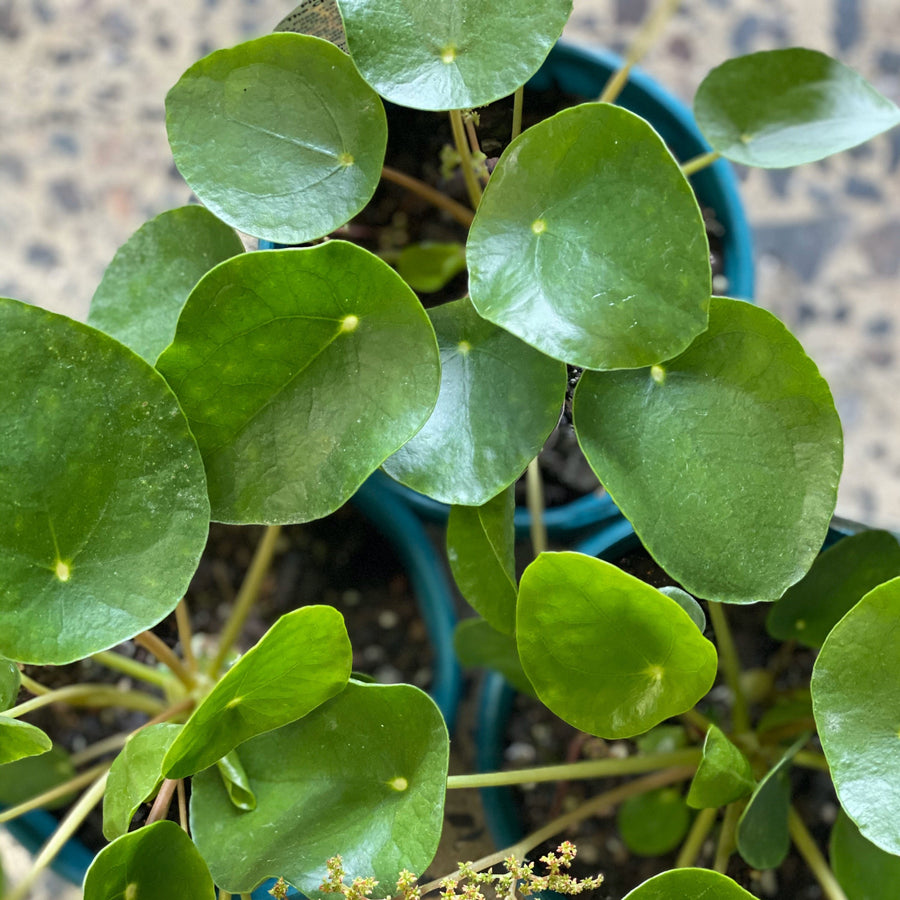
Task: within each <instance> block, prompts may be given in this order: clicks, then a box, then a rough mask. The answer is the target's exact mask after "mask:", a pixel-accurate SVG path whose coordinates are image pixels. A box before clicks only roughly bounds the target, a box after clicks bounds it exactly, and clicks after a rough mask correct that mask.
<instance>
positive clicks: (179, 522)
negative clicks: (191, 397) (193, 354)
mask: <svg viewBox="0 0 900 900" xmlns="http://www.w3.org/2000/svg"><path fill="white" fill-rule="evenodd" d="M0 334H2V335H3V341H2V343H0V382H2V383H3V384H4V385H6V389H5V390H3V391H2V392H0V434H2V435H3V440H2V441H0V620H2V622H3V627H2V628H0V654H3V655H5V656H8V657H10V658H12V659H15V660H18V661H20V662H32V663H49V664H53V665H57V664H62V663H67V662H72V661H73V660H76V659H81V658H83V657H85V656H88V655H89V654H91V653H95V652H96V651H98V650H104V649H106V648H108V647H111V646H113V645H115V644H118V643H120V642H121V641H124V640H127V639H128V638H130V637H133V636H134V635H135V634H137V633H138V632H140V631H144V630H145V629H147V628H151V627H152V626H153V625H155V624H156V623H157V622H159V621H160V619H162V618H163V617H164V616H166V615H168V614H169V613H170V612H171V611H172V610H173V609H174V608H175V605H176V604H177V603H178V601H179V599H180V598H181V597H182V596H183V595H184V592H185V590H186V589H187V585H188V582H189V581H190V579H191V576H192V575H193V574H194V571H195V570H196V568H197V561H198V560H199V558H200V554H201V553H202V552H203V547H204V545H205V543H206V536H207V532H208V530H209V502H208V500H207V495H206V479H205V478H204V474H203V463H202V460H201V458H200V454H199V452H198V451H197V444H196V442H195V441H194V438H193V436H192V435H191V433H190V430H189V429H188V424H187V422H186V421H185V418H184V416H183V415H182V412H181V410H180V409H179V406H178V402H177V401H176V399H175V396H174V395H173V394H172V392H171V390H169V388H168V386H167V385H166V383H165V382H164V381H163V379H162V378H161V377H160V375H159V373H158V372H156V371H155V370H154V369H153V368H152V367H151V366H150V365H148V364H147V363H146V362H145V361H144V360H143V359H141V358H140V357H139V356H137V355H136V354H135V353H133V352H132V351H131V350H129V349H128V348H127V347H123V346H122V345H121V344H120V343H119V342H118V341H116V340H114V339H113V338H111V337H108V336H107V335H105V334H103V333H102V332H99V331H97V330H95V329H93V328H90V327H89V326H87V325H82V324H81V323H79V322H75V321H73V320H72V319H68V318H66V317H65V316H60V315H56V314H54V313H50V312H47V311H46V310H43V309H40V308H39V307H37V306H28V305H26V304H24V303H19V302H17V301H15V300H4V299H0ZM63 623H64V624H63Z"/></svg>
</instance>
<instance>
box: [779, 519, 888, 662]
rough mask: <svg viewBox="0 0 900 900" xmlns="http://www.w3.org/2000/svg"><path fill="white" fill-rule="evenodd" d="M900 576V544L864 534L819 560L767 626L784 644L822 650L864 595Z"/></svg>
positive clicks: (884, 534) (876, 534)
mask: <svg viewBox="0 0 900 900" xmlns="http://www.w3.org/2000/svg"><path fill="white" fill-rule="evenodd" d="M898 575H900V542H898V541H897V538H895V537H894V536H893V535H892V534H891V533H890V532H887V531H862V532H860V533H859V534H853V535H850V536H849V537H845V538H843V539H842V540H840V541H838V542H837V543H836V544H835V545H834V546H832V547H829V548H828V549H827V550H826V551H825V552H824V553H821V554H820V555H819V556H818V557H816V561H815V562H814V563H813V566H812V568H811V569H810V570H809V572H808V573H807V575H806V577H805V578H804V579H803V580H802V581H800V582H798V583H797V584H795V585H794V586H793V587H792V588H790V589H789V590H788V591H787V593H786V594H785V595H784V596H783V597H782V598H781V599H780V600H779V601H778V602H777V603H776V604H775V605H774V606H773V607H772V608H771V609H770V610H769V616H768V618H767V619H766V627H767V628H768V630H769V633H770V634H771V635H772V636H773V637H776V638H779V639H780V640H783V641H786V640H790V639H793V640H797V641H800V643H802V644H805V645H806V646H807V647H821V646H822V644H823V643H824V641H825V638H826V637H828V632H829V631H831V629H832V628H834V626H835V625H836V624H837V622H838V621H839V620H840V619H841V617H842V616H844V614H845V613H847V612H848V611H849V610H850V609H851V608H852V607H853V606H855V605H856V604H857V603H858V602H859V601H860V600H861V599H862V597H863V596H864V595H865V594H868V593H869V591H871V590H872V589H873V588H875V587H878V585H879V584H882V583H883V582H885V581H890V580H891V579H892V578H896V577H897V576H898Z"/></svg>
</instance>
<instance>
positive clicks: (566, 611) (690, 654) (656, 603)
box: [516, 553, 716, 738]
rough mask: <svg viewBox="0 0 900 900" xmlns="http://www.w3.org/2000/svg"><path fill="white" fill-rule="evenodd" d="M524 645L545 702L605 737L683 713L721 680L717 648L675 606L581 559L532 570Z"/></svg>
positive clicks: (552, 556)
mask: <svg viewBox="0 0 900 900" xmlns="http://www.w3.org/2000/svg"><path fill="white" fill-rule="evenodd" d="M516 640H517V642H518V646H519V656H520V658H521V660H522V667H523V668H524V670H525V674H526V675H527V676H528V679H529V681H531V683H532V685H534V689H535V691H537V695H538V697H540V699H541V700H542V701H543V702H544V703H545V704H546V705H547V706H548V707H549V708H550V709H551V710H552V711H553V712H554V713H556V715H558V716H559V717H560V718H562V719H565V720H566V721H567V722H569V723H570V724H571V725H574V726H575V727H576V728H580V729H581V730H582V731H587V732H589V733H591V734H595V735H598V736H599V737H603V738H625V737H633V736H634V735H636V734H642V733H643V732H645V731H647V730H648V729H649V728H652V727H653V726H654V725H656V724H657V723H658V722H661V721H662V720H663V719H667V718H669V717H670V716H675V715H678V714H680V713H683V712H684V711H685V710H687V709H690V708H691V707H692V706H693V705H694V704H695V703H696V702H697V701H698V700H699V699H700V698H701V697H703V695H704V694H706V692H707V691H708V690H709V689H710V687H712V683H713V681H714V680H715V676H716V651H715V648H714V647H713V645H712V644H711V643H710V642H709V641H708V640H706V638H704V637H703V635H701V634H700V632H699V631H697V626H696V625H694V623H693V622H692V621H691V619H690V617H689V616H688V614H687V613H686V612H685V611H684V610H683V609H681V607H680V606H678V604H677V603H675V601H674V600H670V599H669V598H668V597H665V596H664V595H663V594H661V593H660V592H659V591H657V590H656V589H655V588H652V587H650V586H649V585H647V584H645V583H644V582H643V581H639V580H638V579H637V578H634V577H632V576H631V575H627V574H626V573H625V572H622V571H621V570H620V569H617V568H616V567H615V566H613V565H611V564H610V563H607V562H603V561H602V560H599V559H594V558H593V557H590V556H585V555H583V554H581V553H542V554H541V555H540V556H539V557H538V558H537V559H536V560H535V561H534V562H533V563H532V564H531V565H530V566H529V567H528V568H527V569H526V570H525V572H524V574H523V575H522V579H521V582H520V583H519V602H518V607H517V617H516Z"/></svg>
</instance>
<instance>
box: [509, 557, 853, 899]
mask: <svg viewBox="0 0 900 900" xmlns="http://www.w3.org/2000/svg"><path fill="white" fill-rule="evenodd" d="M616 565H618V566H619V567H620V568H622V569H623V570H624V571H626V572H628V573H629V574H632V575H634V576H635V577H637V578H640V579H641V580H643V581H645V582H647V583H648V584H651V585H653V586H654V587H664V586H667V585H673V584H675V582H674V581H673V579H671V578H670V577H669V576H668V575H667V574H666V573H665V572H664V571H663V570H662V569H661V568H660V567H659V566H658V565H657V564H656V563H655V562H654V561H653V560H652V559H651V558H650V556H649V555H648V554H647V553H646V551H644V550H643V549H639V550H636V551H634V552H630V553H628V554H627V555H626V556H624V557H623V558H621V559H620V560H618V561H617V562H616ZM701 605H702V606H703V607H704V612H706V606H707V604H706V603H705V601H701ZM727 612H728V616H729V622H730V624H731V627H732V632H733V636H734V639H735V643H736V645H737V651H738V655H739V657H740V659H741V662H742V664H743V665H744V667H745V668H751V667H763V666H766V665H767V664H768V663H769V662H770V661H771V660H773V659H774V660H775V661H776V666H775V668H776V669H777V670H778V671H777V675H776V679H775V688H776V689H778V690H780V691H784V692H788V691H790V690H792V689H793V688H796V687H797V686H798V685H800V684H803V683H806V684H808V681H809V675H810V672H811V670H812V664H813V662H814V659H815V654H814V652H813V651H807V650H804V649H802V648H801V649H799V650H793V648H787V649H788V650H789V651H793V652H789V653H785V652H784V648H783V647H782V645H780V644H779V643H778V642H776V641H774V640H773V639H771V638H770V637H769V636H768V634H767V633H766V630H765V617H766V614H767V612H768V604H756V605H753V606H742V607H735V608H728V609H727ZM706 634H707V636H708V637H710V636H711V626H708V627H707V632H706ZM727 700H728V691H727V688H724V687H722V686H721V685H720V684H717V686H716V687H714V688H713V690H712V692H711V693H710V696H709V698H708V700H707V701H704V705H703V706H702V711H704V712H705V713H707V715H709V716H710V717H711V718H713V719H714V720H715V721H725V722H727V721H728V703H727ZM751 711H752V712H758V710H756V709H755V708H753V709H752V710H751ZM675 721H676V722H677V720H675ZM636 749H637V748H636V744H635V743H634V742H633V741H624V740H620V741H606V740H603V739H601V738H598V737H594V736H591V735H588V734H585V733H584V732H581V731H579V730H577V729H575V728H573V727H572V726H571V725H569V724H567V723H566V722H564V721H562V720H561V719H560V718H558V717H557V716H555V715H554V714H553V713H552V712H550V710H548V709H547V708H546V707H545V706H544V705H543V704H542V703H540V702H539V701H538V700H535V699H533V698H531V697H526V696H525V695H522V694H517V695H516V697H515V699H514V701H513V708H512V712H511V714H510V717H509V721H508V723H507V728H506V745H505V752H504V759H505V768H509V769H515V768H522V767H531V766H539V765H551V764H557V763H559V762H560V761H575V760H580V759H600V758H607V757H610V758H615V757H624V756H627V755H631V754H633V753H635V752H636ZM629 780H630V778H625V777H623V778H606V779H602V780H601V779H597V780H591V781H571V782H568V783H559V784H557V783H544V784H530V785H525V786H521V787H517V788H514V789H513V795H514V797H515V803H516V806H517V809H518V811H519V816H520V822H521V828H522V832H523V834H528V833H530V832H532V831H534V830H536V829H538V828H540V827H542V826H543V825H545V824H546V823H547V822H549V821H550V820H552V819H553V818H556V817H557V816H559V815H562V814H563V813H565V812H568V811H570V810H572V809H574V808H575V807H577V806H579V805H580V804H581V803H583V802H585V801H587V800H589V799H590V798H591V797H593V796H595V795H597V794H599V793H601V792H603V791H607V790H609V789H610V788H613V787H615V786H617V785H619V784H624V783H627V782H628V781H629ZM689 784H690V782H684V784H683V785H676V789H678V790H679V791H682V792H683V793H684V794H685V795H686V794H687V789H688V786H689ZM791 784H792V802H793V803H794V804H795V806H796V807H797V810H798V812H799V813H800V815H801V817H802V818H803V820H804V822H805V823H806V825H807V827H808V828H809V829H810V831H811V833H812V834H813V836H814V837H815V838H816V840H817V842H818V844H819V847H820V849H821V850H822V852H823V854H824V855H825V856H826V858H827V846H828V837H829V834H830V830H831V825H832V824H833V822H834V819H835V817H836V815H837V812H838V805H837V799H836V797H835V794H834V788H833V786H832V783H831V780H830V778H829V777H828V776H827V775H826V774H825V773H822V772H816V771H813V770H809V769H804V768H800V767H798V766H795V767H794V768H793V769H792V772H791ZM720 824H721V815H720V817H719V819H718V821H717V825H716V826H715V827H714V828H713V830H712V831H711V833H710V834H711V836H710V837H709V838H707V840H706V842H705V844H704V847H703V850H702V852H701V855H700V857H699V858H698V860H697V862H696V864H697V865H700V866H712V863H713V857H714V855H715V840H716V837H717V835H718V826H719V825H720ZM564 839H569V840H571V841H573V842H574V843H575V845H576V846H577V848H578V857H577V858H576V861H575V863H574V865H573V868H572V870H571V871H572V874H575V875H577V876H578V877H580V878H584V877H587V876H589V875H595V874H597V873H598V872H599V873H603V875H604V876H605V880H604V883H603V885H602V886H601V887H600V888H599V889H598V890H597V891H596V892H595V893H594V894H593V896H595V897H597V898H598V900H620V898H622V897H624V896H625V894H627V893H628V892H629V891H630V890H633V889H634V888H635V887H636V886H637V885H638V884H640V883H641V882H643V881H645V880H647V879H648V878H651V877H653V876H654V875H657V874H659V873H660V872H663V871H665V870H667V869H670V868H673V867H674V866H675V861H676V857H677V854H678V848H676V849H675V850H673V851H672V852H670V853H668V854H665V855H662V856H659V857H642V856H639V855H637V854H634V853H633V852H632V851H631V850H629V848H628V847H627V846H626V845H625V843H624V841H623V840H622V837H621V835H620V833H619V830H618V827H617V825H616V810H615V809H613V808H611V809H610V810H608V811H607V812H606V813H604V814H601V815H597V816H593V817H591V818H589V819H586V820H585V821H583V822H582V823H580V824H579V825H578V826H576V827H574V828H572V829H570V830H569V831H566V832H563V833H561V834H560V835H559V836H557V837H555V838H554V839H552V840H550V841H547V842H546V843H545V844H542V845H541V846H540V847H539V848H537V849H535V850H534V851H532V853H530V854H529V858H531V859H535V860H536V859H538V858H539V857H541V856H543V855H544V854H546V853H547V852H549V851H552V850H555V848H556V846H557V845H558V844H559V842H560V841H562V840H564ZM679 846H680V845H679ZM727 874H728V875H729V876H730V877H731V878H733V879H735V880H736V881H737V882H738V883H739V884H741V885H742V886H743V887H745V888H746V889H747V890H748V891H750V892H751V893H752V894H753V895H754V896H757V897H760V898H778V900H817V898H821V897H822V892H821V889H820V887H819V885H818V883H817V882H816V880H815V878H814V877H813V876H812V874H811V873H810V871H809V869H808V867H807V866H806V863H805V862H804V861H803V859H802V858H801V857H800V856H799V854H798V853H797V852H796V850H795V849H794V848H793V846H792V847H791V850H790V853H789V855H788V857H787V859H786V860H785V861H784V863H782V865H781V866H780V867H778V868H777V869H775V870H770V871H765V872H759V871H756V870H754V869H751V867H750V866H748V865H747V864H746V863H745V862H744V861H743V860H742V859H741V858H740V856H739V855H738V854H737V853H736V852H735V853H734V854H733V855H732V857H731V862H730V865H729V868H728V872H727Z"/></svg>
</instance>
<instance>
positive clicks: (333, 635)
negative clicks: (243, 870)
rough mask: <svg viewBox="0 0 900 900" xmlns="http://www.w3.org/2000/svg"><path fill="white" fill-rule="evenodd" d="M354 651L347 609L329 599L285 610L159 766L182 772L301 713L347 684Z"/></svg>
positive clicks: (179, 774)
mask: <svg viewBox="0 0 900 900" xmlns="http://www.w3.org/2000/svg"><path fill="white" fill-rule="evenodd" d="M352 657H353V652H352V650H351V648H350V638H348V637H347V629H346V627H345V626H344V617H343V616H342V615H341V614H340V613H339V612H338V611H337V610H336V609H335V608H334V607H332V606H304V607H302V608H301V609H295V610H294V611H293V612H290V613H287V614H286V615H283V616H282V617H281V618H280V619H279V620H278V621H277V622H276V623H275V624H274V625H273V626H272V627H271V628H270V629H269V630H268V631H267V632H266V633H265V634H264V635H263V637H262V638H261V639H260V641H259V643H257V644H256V646H255V647H253V648H252V649H251V650H248V651H247V653H245V654H244V655H243V656H242V657H241V658H240V659H239V660H238V661H237V663H235V665H233V666H232V667H231V668H230V669H229V670H228V671H227V672H226V673H225V675H224V677H223V678H222V679H221V680H220V681H219V683H218V684H217V685H216V686H215V687H214V688H213V689H212V691H211V692H210V693H209V694H208V695H207V696H206V697H205V698H204V700H203V702H202V703H201V704H200V705H199V706H198V707H197V708H196V709H195V710H194V712H193V714H192V715H191V717H190V719H188V720H187V722H186V723H185V725H184V728H182V730H181V733H180V734H179V735H178V737H177V738H176V739H175V742H174V743H173V744H172V746H171V747H170V748H169V751H168V753H167V754H166V760H165V764H164V767H163V771H164V772H165V774H166V775H167V776H168V777H169V778H186V777H187V776H188V775H193V774H194V773H195V772H199V771H200V770H201V769H205V768H207V766H211V765H212V764H213V763H215V762H216V760H218V759H221V758H222V757H223V756H225V755H226V754H227V753H229V752H230V751H231V750H233V749H234V748H235V747H237V746H238V745H239V744H242V743H244V741H246V740H249V739H250V738H252V737H255V736H256V735H258V734H263V733H264V732H266V731H272V729H274V728H280V727H281V726H282V725H287V724H288V723H289V722H293V721H294V720H295V719H299V718H301V717H302V716H305V715H306V714H307V713H308V712H310V711H311V710H313V709H315V708H316V707H317V706H319V705H320V704H321V703H324V702H325V701H326V700H328V699H329V698H331V697H333V696H334V695H335V694H337V693H339V692H340V691H342V690H343V689H344V687H345V685H346V684H347V680H348V679H349V678H350V669H351V667H352V664H353V658H352Z"/></svg>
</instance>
